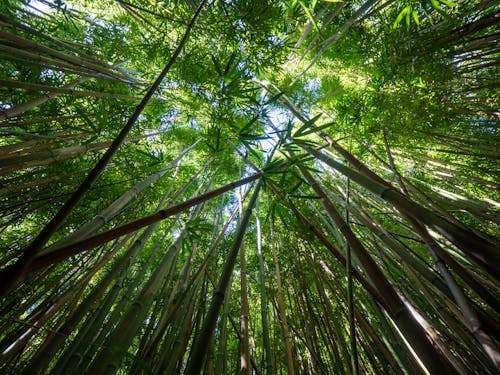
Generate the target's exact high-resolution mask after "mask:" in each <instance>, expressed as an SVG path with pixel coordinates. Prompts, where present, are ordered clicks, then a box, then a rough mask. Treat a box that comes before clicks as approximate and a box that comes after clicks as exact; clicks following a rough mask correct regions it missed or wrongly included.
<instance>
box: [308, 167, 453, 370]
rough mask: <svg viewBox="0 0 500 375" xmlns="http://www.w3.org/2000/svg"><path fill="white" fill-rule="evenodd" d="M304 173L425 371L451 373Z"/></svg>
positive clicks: (339, 217) (394, 293)
mask: <svg viewBox="0 0 500 375" xmlns="http://www.w3.org/2000/svg"><path fill="white" fill-rule="evenodd" d="M301 173H302V175H303V176H304V177H305V179H306V180H307V182H308V183H309V185H310V186H311V187H312V188H313V189H314V191H315V192H316V194H318V195H319V196H320V197H321V204H322V205H323V207H324V208H325V210H326V212H327V213H328V215H329V216H330V217H331V218H332V219H333V220H334V222H335V224H336V225H337V226H338V228H339V230H340V231H341V232H342V233H343V235H344V236H345V238H346V240H347V242H348V244H349V246H350V247H351V248H352V250H353V251H354V252H355V253H356V256H357V258H358V260H359V262H360V264H361V266H362V267H363V269H364V270H365V272H366V273H367V274H368V276H369V278H370V279H371V280H372V282H373V283H374V284H375V285H376V286H377V289H379V291H380V292H381V293H382V298H384V300H385V301H386V304H387V306H388V307H389V309H390V312H391V314H392V316H393V317H394V318H395V319H396V321H397V322H398V327H400V329H401V330H402V332H404V334H405V337H406V338H407V340H408V341H409V342H410V343H411V345H412V347H413V348H414V350H415V352H416V353H417V355H418V356H419V358H420V359H421V360H422V362H423V363H424V365H425V366H426V368H427V369H428V370H429V371H431V372H443V373H452V370H451V366H450V365H449V364H448V362H447V360H445V359H444V358H443V356H442V355H441V354H440V353H439V352H438V351H437V350H436V348H434V347H433V346H432V344H431V343H430V342H429V340H428V338H427V337H426V335H425V332H424V331H423V329H422V327H421V326H420V325H419V324H418V323H417V322H416V320H415V319H414V318H413V316H412V315H411V313H410V311H409V310H408V309H407V307H406V306H405V304H404V303H403V302H402V301H401V299H400V298H399V296H398V295H397V293H396V292H395V290H394V289H393V287H392V286H391V284H390V283H389V282H388V280H387V279H386V278H385V276H384V275H383V273H382V271H381V270H380V269H379V267H378V266H377V265H376V263H375V262H374V261H373V259H372V258H371V257H370V256H369V254H368V252H367V251H366V249H365V248H364V246H363V245H362V244H361V242H360V241H359V240H358V238H357V237H356V236H355V235H354V233H353V232H352V231H351V229H350V228H349V225H348V224H347V223H346V222H345V221H344V220H343V219H342V217H341V215H340V214H339V213H338V211H337V210H336V209H335V207H334V206H333V204H332V203H331V202H330V200H329V199H328V197H327V196H326V194H325V193H324V191H323V190H322V189H321V187H320V186H319V185H318V183H317V182H316V181H315V180H314V178H313V177H312V175H311V174H310V173H309V172H308V171H307V170H305V169H304V168H301Z"/></svg>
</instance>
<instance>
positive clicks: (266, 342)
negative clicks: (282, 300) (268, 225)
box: [255, 204, 274, 375]
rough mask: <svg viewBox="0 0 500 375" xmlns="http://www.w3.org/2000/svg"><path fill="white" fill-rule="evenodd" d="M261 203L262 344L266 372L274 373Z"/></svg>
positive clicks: (256, 220) (259, 236)
mask: <svg viewBox="0 0 500 375" xmlns="http://www.w3.org/2000/svg"><path fill="white" fill-rule="evenodd" d="M258 207H259V205H258V204H257V205H256V208H257V210H256V211H257V212H256V213H255V226H256V228H257V256H258V258H259V288H260V306H261V324H262V345H263V346H264V360H265V363H266V367H265V369H266V374H267V375H271V374H273V373H274V368H273V361H272V351H271V344H270V339H269V324H268V315H269V313H268V302H267V291H266V278H265V268H264V256H263V255H262V234H261V226H260V219H259V212H258Z"/></svg>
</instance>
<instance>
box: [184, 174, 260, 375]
mask: <svg viewBox="0 0 500 375" xmlns="http://www.w3.org/2000/svg"><path fill="white" fill-rule="evenodd" d="M259 190H260V184H259V183H258V184H257V186H256V188H255V190H254V192H253V195H252V198H251V199H250V202H249V203H248V207H247V209H246V211H245V215H244V216H243V219H242V220H241V221H240V223H239V225H238V229H237V230H236V235H235V238H234V242H233V244H232V246H231V249H230V250H229V255H228V257H227V259H226V262H225V263H224V269H223V271H222V275H221V277H220V279H219V283H218V284H217V288H216V291H215V293H214V296H213V298H212V302H211V304H210V309H209V311H208V313H207V316H206V318H205V321H204V322H203V327H202V328H201V331H200V333H199V335H198V336H197V337H196V338H195V341H194V343H193V347H192V349H191V357H190V359H189V361H188V363H187V366H186V371H185V374H188V375H196V374H199V373H200V371H201V369H202V366H203V362H204V360H205V355H206V351H207V344H208V341H209V340H210V338H211V336H212V335H213V334H214V328H215V325H216V322H217V317H218V315H219V311H220V308H221V306H222V303H223V301H224V294H225V293H226V290H227V287H228V283H229V280H230V278H231V274H232V272H233V268H234V264H235V262H236V257H237V255H238V251H239V248H240V246H241V243H242V241H243V236H244V235H245V231H246V229H247V225H248V222H249V220H250V216H251V213H252V209H253V207H254V205H255V202H256V201H257V197H258V195H259Z"/></svg>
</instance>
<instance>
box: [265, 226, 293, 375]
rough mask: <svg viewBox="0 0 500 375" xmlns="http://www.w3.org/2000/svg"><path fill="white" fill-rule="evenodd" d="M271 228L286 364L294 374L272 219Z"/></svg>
mask: <svg viewBox="0 0 500 375" xmlns="http://www.w3.org/2000/svg"><path fill="white" fill-rule="evenodd" d="M269 229H270V236H271V249H272V252H273V261H274V269H275V273H276V287H277V290H276V293H277V299H278V312H279V319H280V322H281V327H282V329H283V339H284V341H285V342H284V344H285V358H286V366H287V370H288V374H291V375H294V374H296V370H295V362H294V360H293V352H292V343H291V340H290V337H291V336H290V330H289V327H288V320H287V317H286V310H285V301H284V300H283V286H282V284H281V272H280V266H279V262H278V254H277V252H276V239H275V237H274V236H275V234H274V228H273V223H272V221H269Z"/></svg>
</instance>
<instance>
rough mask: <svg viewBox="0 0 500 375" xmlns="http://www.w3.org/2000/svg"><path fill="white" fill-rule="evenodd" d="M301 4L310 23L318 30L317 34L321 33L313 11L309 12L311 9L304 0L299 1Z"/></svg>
mask: <svg viewBox="0 0 500 375" xmlns="http://www.w3.org/2000/svg"><path fill="white" fill-rule="evenodd" d="M299 3H300V5H301V6H302V9H303V10H304V13H305V14H306V16H307V18H308V19H309V21H311V23H312V25H313V27H314V30H316V32H318V33H319V27H318V25H317V24H316V21H315V20H314V17H313V15H312V13H311V11H310V10H309V8H308V7H307V6H306V5H305V4H304V2H303V1H302V0H299Z"/></svg>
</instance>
